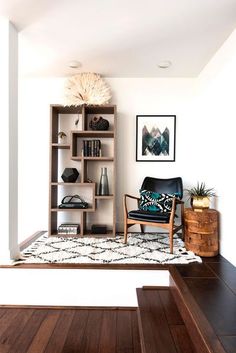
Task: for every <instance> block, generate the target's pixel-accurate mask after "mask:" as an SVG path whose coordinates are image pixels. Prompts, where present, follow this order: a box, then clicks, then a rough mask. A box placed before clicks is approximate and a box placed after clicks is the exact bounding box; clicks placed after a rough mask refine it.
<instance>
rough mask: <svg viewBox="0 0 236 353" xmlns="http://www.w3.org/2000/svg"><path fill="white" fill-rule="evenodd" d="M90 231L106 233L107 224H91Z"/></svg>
mask: <svg viewBox="0 0 236 353" xmlns="http://www.w3.org/2000/svg"><path fill="white" fill-rule="evenodd" d="M91 232H92V233H93V234H106V233H107V226H106V225H102V224H93V225H92V226H91Z"/></svg>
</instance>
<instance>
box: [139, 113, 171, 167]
mask: <svg viewBox="0 0 236 353" xmlns="http://www.w3.org/2000/svg"><path fill="white" fill-rule="evenodd" d="M175 143H176V115H136V161H137V162H175Z"/></svg>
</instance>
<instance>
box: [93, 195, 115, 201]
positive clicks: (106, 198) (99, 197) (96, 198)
mask: <svg viewBox="0 0 236 353" xmlns="http://www.w3.org/2000/svg"><path fill="white" fill-rule="evenodd" d="M113 197H114V196H113V195H95V200H112V199H113Z"/></svg>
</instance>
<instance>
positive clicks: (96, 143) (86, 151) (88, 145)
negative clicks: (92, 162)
mask: <svg viewBox="0 0 236 353" xmlns="http://www.w3.org/2000/svg"><path fill="white" fill-rule="evenodd" d="M83 156H84V157H101V141H100V140H83Z"/></svg>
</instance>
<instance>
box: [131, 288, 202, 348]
mask: <svg viewBox="0 0 236 353" xmlns="http://www.w3.org/2000/svg"><path fill="white" fill-rule="evenodd" d="M137 296H138V306H139V308H138V319H139V333H140V339H141V347H142V353H196V351H195V349H194V347H193V344H192V341H191V339H190V337H189V334H188V332H187V329H186V326H185V324H184V322H183V320H182V318H181V316H180V313H179V311H178V309H177V306H176V304H175V301H174V299H173V297H172V294H171V291H170V289H169V288H168V287H166V288H163V287H161V288H160V289H158V288H156V289H151V288H150V289H149V288H145V289H144V288H138V289H137Z"/></svg>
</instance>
